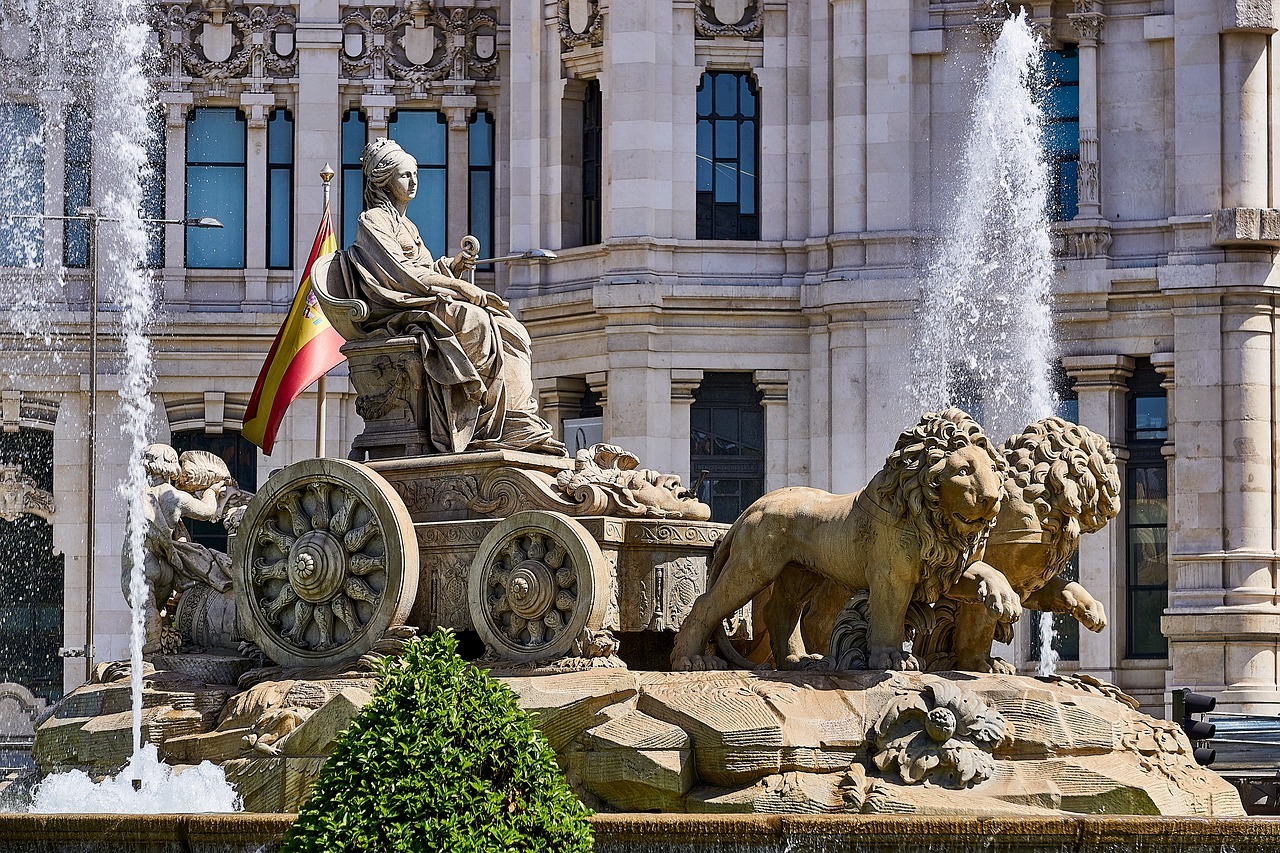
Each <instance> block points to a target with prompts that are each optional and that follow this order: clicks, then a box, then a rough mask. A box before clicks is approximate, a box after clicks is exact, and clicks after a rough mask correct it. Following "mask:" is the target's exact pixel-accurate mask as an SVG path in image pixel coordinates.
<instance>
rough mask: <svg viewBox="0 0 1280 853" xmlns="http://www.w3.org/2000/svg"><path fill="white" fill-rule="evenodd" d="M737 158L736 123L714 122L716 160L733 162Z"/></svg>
mask: <svg viewBox="0 0 1280 853" xmlns="http://www.w3.org/2000/svg"><path fill="white" fill-rule="evenodd" d="M737 157H738V123H737V122H736V121H718V122H716V159H717V160H735V159H737Z"/></svg>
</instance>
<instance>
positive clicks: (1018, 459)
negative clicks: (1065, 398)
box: [1002, 418, 1120, 579]
mask: <svg viewBox="0 0 1280 853" xmlns="http://www.w3.org/2000/svg"><path fill="white" fill-rule="evenodd" d="M1002 449H1003V450H1004V456H1005V460H1006V462H1007V463H1008V465H1009V488H1014V487H1015V486H1016V487H1017V488H1020V489H1022V497H1023V500H1025V501H1026V502H1027V503H1028V504H1030V505H1031V506H1033V507H1034V508H1035V511H1036V515H1037V517H1038V518H1039V520H1040V526H1041V529H1043V530H1044V532H1045V533H1046V534H1047V535H1048V544H1049V545H1051V546H1052V552H1053V557H1052V559H1051V560H1050V562H1049V565H1048V566H1046V568H1045V575H1044V577H1045V579H1048V578H1051V577H1054V576H1056V575H1058V574H1059V573H1061V571H1062V569H1063V568H1064V567H1065V566H1066V564H1067V561H1068V560H1069V559H1071V555H1072V554H1073V553H1075V550H1076V544H1077V542H1078V541H1079V539H1080V536H1081V534H1084V533H1095V532H1097V531H1099V530H1101V529H1102V528H1103V527H1104V526H1105V525H1106V523H1107V522H1108V521H1110V520H1111V519H1113V518H1115V517H1116V514H1117V513H1118V512H1119V511H1120V472H1119V471H1118V470H1117V469H1116V457H1115V454H1114V453H1112V452H1111V446H1110V445H1109V444H1108V443H1107V440H1106V439H1105V438H1103V437H1102V436H1100V435H1098V434H1097V433H1096V432H1093V431H1092V430H1090V429H1088V428H1086V427H1082V426H1079V425H1078V424H1073V423H1071V422H1070V421H1065V420H1063V419H1062V418H1045V419H1044V420H1041V421H1036V422H1035V423H1033V424H1032V425H1031V426H1029V427H1027V428H1026V429H1025V430H1023V431H1022V434H1021V435H1015V436H1013V437H1012V438H1010V439H1009V440H1008V441H1006V442H1005V443H1004V444H1003V445H1002Z"/></svg>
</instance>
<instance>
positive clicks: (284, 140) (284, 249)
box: [267, 110, 293, 270]
mask: <svg viewBox="0 0 1280 853" xmlns="http://www.w3.org/2000/svg"><path fill="white" fill-rule="evenodd" d="M267 266H268V267H270V268H271V269H274V270H281V269H289V268H290V267H292V266H293V114H292V113H290V112H289V111H288V110H273V111H272V113H271V120H270V121H269V122H267Z"/></svg>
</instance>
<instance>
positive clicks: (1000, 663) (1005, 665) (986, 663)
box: [956, 654, 1018, 675]
mask: <svg viewBox="0 0 1280 853" xmlns="http://www.w3.org/2000/svg"><path fill="white" fill-rule="evenodd" d="M956 669H958V670H959V671H961V672H991V673H995V674H997V675H1017V674H1018V668H1017V667H1016V666H1014V665H1013V664H1011V663H1009V662H1008V661H1006V660H1004V659H1003V658H998V657H993V656H991V655H984V654H978V655H972V656H967V657H958V658H956Z"/></svg>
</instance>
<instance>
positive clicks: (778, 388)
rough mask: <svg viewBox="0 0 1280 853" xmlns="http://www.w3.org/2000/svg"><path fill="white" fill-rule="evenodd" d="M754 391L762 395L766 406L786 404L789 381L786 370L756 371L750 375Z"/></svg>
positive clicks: (788, 373) (789, 377) (788, 372)
mask: <svg viewBox="0 0 1280 853" xmlns="http://www.w3.org/2000/svg"><path fill="white" fill-rule="evenodd" d="M752 379H754V380H755V383H756V390H757V391H759V392H760V393H761V394H762V395H763V400H762V401H761V402H763V403H764V405H766V406H770V405H775V404H777V403H785V402H787V385H788V383H789V382H790V381H791V372H790V371H788V370H757V371H755V372H754V373H753V374H752Z"/></svg>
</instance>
